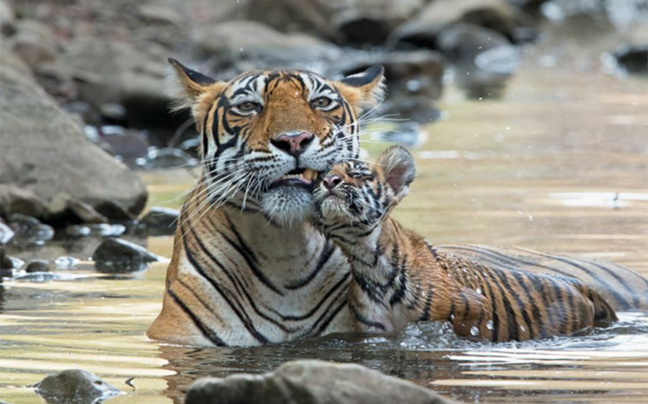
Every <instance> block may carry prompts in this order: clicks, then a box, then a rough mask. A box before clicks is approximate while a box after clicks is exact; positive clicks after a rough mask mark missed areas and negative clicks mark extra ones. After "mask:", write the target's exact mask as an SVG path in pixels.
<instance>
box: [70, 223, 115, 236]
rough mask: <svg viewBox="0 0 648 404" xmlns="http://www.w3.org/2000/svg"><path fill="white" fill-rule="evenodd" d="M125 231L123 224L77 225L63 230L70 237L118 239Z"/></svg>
mask: <svg viewBox="0 0 648 404" xmlns="http://www.w3.org/2000/svg"><path fill="white" fill-rule="evenodd" d="M125 231H126V226H124V225H123V224H108V223H100V224H89V225H82V224H77V225H73V226H68V227H66V228H65V234H66V235H68V236H70V237H119V236H121V235H122V234H124V232H125Z"/></svg>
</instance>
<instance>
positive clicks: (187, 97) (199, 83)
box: [168, 58, 226, 115]
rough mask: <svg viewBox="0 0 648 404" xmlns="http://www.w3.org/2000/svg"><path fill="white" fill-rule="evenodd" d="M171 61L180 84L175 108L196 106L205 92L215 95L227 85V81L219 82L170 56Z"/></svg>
mask: <svg viewBox="0 0 648 404" xmlns="http://www.w3.org/2000/svg"><path fill="white" fill-rule="evenodd" d="M168 60H169V63H170V64H171V66H173V69H174V70H175V73H176V74H175V76H176V78H177V79H178V81H179V84H180V91H179V92H178V93H179V97H178V98H179V100H178V103H177V105H175V109H183V108H187V107H194V115H196V114H195V112H196V111H195V104H197V103H198V101H199V99H200V98H201V97H203V96H204V95H205V94H210V95H213V96H214V97H215V96H216V95H218V94H220V93H221V92H222V91H223V89H224V88H225V86H226V83H224V82H219V81H216V80H214V79H212V78H211V77H208V76H206V75H204V74H202V73H199V72H197V71H195V70H191V69H190V68H188V67H187V66H185V65H183V64H182V63H180V62H178V61H177V60H176V59H174V58H169V59H168Z"/></svg>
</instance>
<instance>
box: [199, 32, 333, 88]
mask: <svg viewBox="0 0 648 404" xmlns="http://www.w3.org/2000/svg"><path fill="white" fill-rule="evenodd" d="M194 55H195V56H196V57H197V58H198V59H202V58H207V57H213V58H215V59H217V60H218V61H219V63H220V64H221V65H225V66H228V67H234V68H237V69H239V70H249V69H250V67H252V68H255V67H256V68H264V69H265V68H272V69H274V68H282V67H283V68H287V67H293V68H299V67H302V68H308V67H309V66H311V67H312V65H313V64H314V63H318V62H324V61H332V60H336V59H337V58H339V57H340V56H341V51H340V49H338V48H337V47H336V46H334V45H332V44H329V43H326V42H323V41H321V40H319V39H317V38H314V37H311V36H308V35H305V34H284V33H281V32H279V31H275V30H274V29H272V28H270V27H268V26H266V25H263V24H260V23H257V22H253V21H228V22H224V23H220V24H216V25H213V26H202V27H198V29H197V30H196V32H195V36H194ZM243 63H248V65H247V67H245V68H243V66H240V65H241V64H243ZM250 64H251V65H252V66H249V65H250ZM229 78H230V77H227V79H229Z"/></svg>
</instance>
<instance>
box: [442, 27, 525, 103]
mask: <svg viewBox="0 0 648 404" xmlns="http://www.w3.org/2000/svg"><path fill="white" fill-rule="evenodd" d="M437 46H438V48H439V49H440V50H441V51H442V52H443V53H444V54H445V55H446V57H447V58H448V60H449V61H450V62H451V63H452V64H453V65H454V69H455V73H456V74H455V78H456V82H457V84H458V85H459V86H460V87H462V88H464V89H465V90H466V92H467V94H468V96H469V97H470V98H480V97H481V98H498V97H500V96H502V94H503V91H504V89H505V86H506V83H507V82H508V80H509V79H510V77H511V76H512V75H513V74H515V73H516V72H517V69H518V67H519V64H520V56H519V52H518V50H517V48H516V47H514V46H513V45H511V43H510V42H509V41H508V40H507V39H506V38H505V37H504V36H503V35H501V34H499V33H497V32H495V31H492V30H490V29H488V28H484V27H480V26H477V25H474V24H467V23H460V24H455V25H451V26H449V27H448V28H445V29H443V30H442V31H441V32H440V33H439V35H438V38H437Z"/></svg>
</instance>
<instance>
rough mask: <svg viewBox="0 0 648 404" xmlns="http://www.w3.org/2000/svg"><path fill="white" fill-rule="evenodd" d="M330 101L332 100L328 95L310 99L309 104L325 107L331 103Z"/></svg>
mask: <svg viewBox="0 0 648 404" xmlns="http://www.w3.org/2000/svg"><path fill="white" fill-rule="evenodd" d="M332 102H333V101H331V99H330V98H328V97H319V98H315V99H314V100H313V101H311V105H312V106H313V107H315V108H326V107H328V106H329V105H331V103H332Z"/></svg>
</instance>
